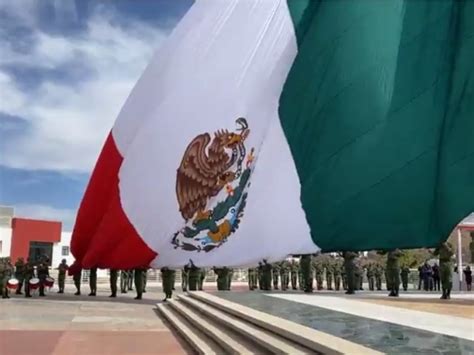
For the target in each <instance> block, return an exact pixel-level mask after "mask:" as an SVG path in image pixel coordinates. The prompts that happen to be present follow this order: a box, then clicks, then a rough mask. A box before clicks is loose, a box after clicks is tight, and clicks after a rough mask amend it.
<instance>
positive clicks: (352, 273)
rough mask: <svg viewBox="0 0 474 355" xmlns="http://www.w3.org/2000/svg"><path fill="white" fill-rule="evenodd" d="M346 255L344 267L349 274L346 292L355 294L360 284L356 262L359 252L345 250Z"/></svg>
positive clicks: (347, 274)
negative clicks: (358, 283) (357, 277)
mask: <svg viewBox="0 0 474 355" xmlns="http://www.w3.org/2000/svg"><path fill="white" fill-rule="evenodd" d="M343 255H344V268H345V270H346V276H347V291H346V294H349V295H350V294H353V293H355V290H356V288H357V286H358V285H356V281H357V280H356V268H357V267H356V264H355V258H357V256H358V253H354V252H351V251H345V252H344V253H343Z"/></svg>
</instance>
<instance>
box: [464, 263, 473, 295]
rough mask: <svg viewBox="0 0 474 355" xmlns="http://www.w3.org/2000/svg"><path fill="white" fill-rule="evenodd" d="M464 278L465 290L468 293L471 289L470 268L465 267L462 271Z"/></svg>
mask: <svg viewBox="0 0 474 355" xmlns="http://www.w3.org/2000/svg"><path fill="white" fill-rule="evenodd" d="M464 277H465V279H466V286H467V290H468V291H471V287H472V271H471V267H470V266H469V265H468V266H466V268H465V269H464Z"/></svg>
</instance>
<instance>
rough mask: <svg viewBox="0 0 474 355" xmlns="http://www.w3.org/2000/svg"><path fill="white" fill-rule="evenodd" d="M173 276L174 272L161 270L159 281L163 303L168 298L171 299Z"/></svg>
mask: <svg viewBox="0 0 474 355" xmlns="http://www.w3.org/2000/svg"><path fill="white" fill-rule="evenodd" d="M174 275H175V270H172V269H170V268H167V267H163V268H161V281H162V287H163V292H164V294H165V299H164V300H163V302H166V300H167V299H168V298H169V299H171V297H172V295H173V282H174V281H173V279H174Z"/></svg>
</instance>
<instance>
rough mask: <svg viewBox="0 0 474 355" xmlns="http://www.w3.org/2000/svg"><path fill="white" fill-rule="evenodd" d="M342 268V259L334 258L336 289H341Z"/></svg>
mask: <svg viewBox="0 0 474 355" xmlns="http://www.w3.org/2000/svg"><path fill="white" fill-rule="evenodd" d="M341 268H342V261H341V259H339V258H336V259H334V263H333V274H334V288H335V290H336V291H339V290H340V289H341Z"/></svg>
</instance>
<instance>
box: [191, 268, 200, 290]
mask: <svg viewBox="0 0 474 355" xmlns="http://www.w3.org/2000/svg"><path fill="white" fill-rule="evenodd" d="M200 278H201V269H199V268H198V267H196V266H195V265H191V266H190V268H189V291H197V290H198V287H199V280H200Z"/></svg>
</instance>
